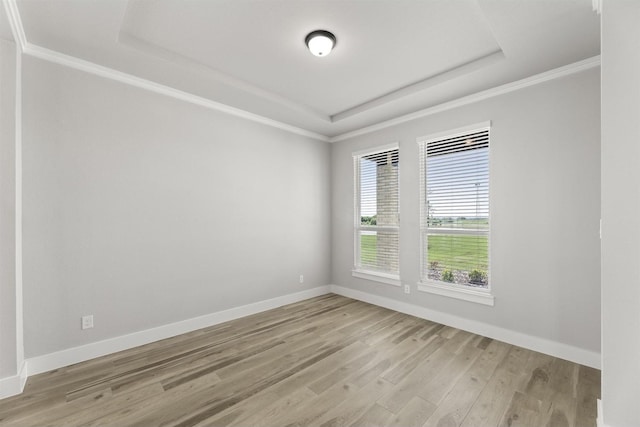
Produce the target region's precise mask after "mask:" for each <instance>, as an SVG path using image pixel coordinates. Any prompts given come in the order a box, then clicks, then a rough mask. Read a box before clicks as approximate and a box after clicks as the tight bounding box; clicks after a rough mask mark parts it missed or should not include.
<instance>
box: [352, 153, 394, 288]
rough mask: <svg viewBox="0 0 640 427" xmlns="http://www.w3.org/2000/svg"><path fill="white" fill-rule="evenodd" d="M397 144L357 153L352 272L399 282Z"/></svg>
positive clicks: (354, 160) (354, 159) (374, 278)
mask: <svg viewBox="0 0 640 427" xmlns="http://www.w3.org/2000/svg"><path fill="white" fill-rule="evenodd" d="M398 161H399V152H398V146H397V145H394V146H387V147H381V148H379V149H378V150H375V151H369V152H365V153H354V155H353V166H354V184H355V192H354V193H355V224H354V225H355V227H354V232H355V236H354V240H355V245H354V246H355V247H354V252H355V254H354V255H355V262H354V264H355V265H354V271H353V275H354V276H356V277H361V278H366V279H370V280H376V281H379V282H383V283H388V284H392V285H397V286H400V277H399V259H398V258H399V257H398V248H399V229H400V221H399V209H398V208H399V200H400V199H399V188H398V167H399V165H398Z"/></svg>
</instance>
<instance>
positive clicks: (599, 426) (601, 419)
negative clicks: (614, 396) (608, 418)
mask: <svg viewBox="0 0 640 427" xmlns="http://www.w3.org/2000/svg"><path fill="white" fill-rule="evenodd" d="M596 426H597V427H609V426H607V425H606V424H605V423H604V416H603V414H602V400H600V399H598V417H597V418H596Z"/></svg>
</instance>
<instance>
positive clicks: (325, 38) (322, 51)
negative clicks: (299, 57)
mask: <svg viewBox="0 0 640 427" xmlns="http://www.w3.org/2000/svg"><path fill="white" fill-rule="evenodd" d="M304 42H305V44H306V45H307V47H308V48H309V51H310V52H311V53H313V54H314V55H315V56H327V55H328V54H329V53H330V52H331V49H333V48H334V47H335V45H336V36H334V35H333V34H332V33H330V32H329V31H325V30H316V31H312V32H310V33H309V34H307V37H305V38H304Z"/></svg>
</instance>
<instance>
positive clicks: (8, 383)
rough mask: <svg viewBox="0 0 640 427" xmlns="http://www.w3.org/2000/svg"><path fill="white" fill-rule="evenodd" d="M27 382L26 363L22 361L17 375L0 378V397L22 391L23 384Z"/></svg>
mask: <svg viewBox="0 0 640 427" xmlns="http://www.w3.org/2000/svg"><path fill="white" fill-rule="evenodd" d="M26 382H27V364H26V363H24V362H23V363H22V367H21V368H20V372H18V375H14V376H11V377H6V378H0V399H4V398H6V397H11V396H15V395H16V394H20V393H22V390H24V385H25V383H26Z"/></svg>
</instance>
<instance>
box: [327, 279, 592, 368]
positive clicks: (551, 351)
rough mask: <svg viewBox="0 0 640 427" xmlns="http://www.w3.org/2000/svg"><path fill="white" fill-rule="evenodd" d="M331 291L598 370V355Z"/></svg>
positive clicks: (342, 290)
mask: <svg viewBox="0 0 640 427" xmlns="http://www.w3.org/2000/svg"><path fill="white" fill-rule="evenodd" d="M329 288H330V290H331V292H333V293H335V294H338V295H343V296H345V297H349V298H353V299H357V300H360V301H364V302H368V303H370V304H374V305H378V306H381V307H385V308H388V309H391V310H395V311H399V312H401V313H406V314H410V315H412V316H416V317H420V318H423V319H427V320H431V321H434V322H437V323H441V324H443V325H448V326H451V327H454V328H458V329H464V330H465V331H469V332H473V333H474V334H478V335H482V336H485V337H489V338H493V339H496V340H500V341H504V342H506V343H509V344H513V345H517V346H519V347H524V348H528V349H530V350H534V351H537V352H540V353H544V354H548V355H550V356H554V357H559V358H561V359H565V360H569V361H572V362H575V363H579V364H581V365H586V366H590V367H592V368H596V369H600V364H601V362H600V353H597V352H594V351H590V350H585V349H583V348H578V347H574V346H571V345H567V344H563V343H560V342H556V341H551V340H548V339H545V338H540V337H535V336H532V335H528V334H525V333H522V332H517V331H513V330H511V329H506V328H502V327H499V326H495V325H490V324H487V323H482V322H478V321H475V320H471V319H466V318H463V317H459V316H456V315H453V314H449V313H444V312H441V311H436V310H431V309H428V308H425V307H421V306H418V305H415V304H409V303H406V302H402V301H397V300H394V299H391V298H386V297H382V296H378V295H373V294H370V293H367V292H362V291H357V290H355V289H350V288H345V287H342V286H338V285H330V286H329Z"/></svg>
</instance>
